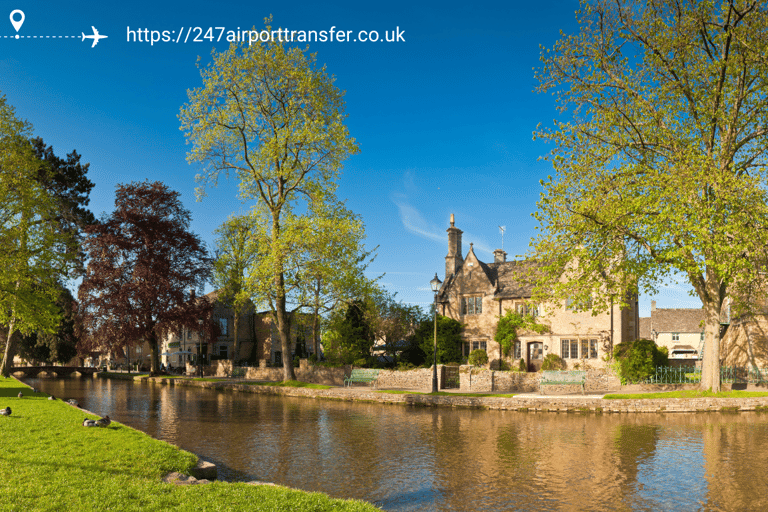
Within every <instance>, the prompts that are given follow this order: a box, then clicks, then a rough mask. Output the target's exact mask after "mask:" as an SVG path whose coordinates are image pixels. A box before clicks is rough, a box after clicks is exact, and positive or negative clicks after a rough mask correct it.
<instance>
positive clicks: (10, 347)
mask: <svg viewBox="0 0 768 512" xmlns="http://www.w3.org/2000/svg"><path fill="white" fill-rule="evenodd" d="M15 328H16V317H15V315H14V316H12V317H11V323H10V325H9V326H8V335H7V336H6V338H5V355H4V356H3V366H2V369H0V374H2V376H3V377H6V378H8V377H10V376H11V366H13V356H15V355H16V346H15V345H16V343H15V342H14V340H13V331H14V329H15Z"/></svg>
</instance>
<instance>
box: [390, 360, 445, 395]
mask: <svg viewBox="0 0 768 512" xmlns="http://www.w3.org/2000/svg"><path fill="white" fill-rule="evenodd" d="M442 384H443V365H441V364H439V365H437V386H438V389H440V388H441V387H442ZM377 385H378V387H379V388H381V389H422V390H425V391H431V390H432V368H417V369H415V370H405V371H398V370H380V371H379V380H378V382H377Z"/></svg>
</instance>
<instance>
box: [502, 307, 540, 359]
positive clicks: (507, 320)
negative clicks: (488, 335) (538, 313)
mask: <svg viewBox="0 0 768 512" xmlns="http://www.w3.org/2000/svg"><path fill="white" fill-rule="evenodd" d="M519 330H525V331H533V332H535V333H538V334H542V333H545V332H547V330H548V327H547V326H546V325H543V324H540V323H538V322H536V317H534V316H533V315H521V314H520V313H518V312H516V311H514V310H511V309H510V310H507V312H506V313H505V314H504V316H502V317H500V318H499V321H498V323H497V324H496V334H495V335H494V337H493V339H494V340H496V342H497V343H498V344H499V345H500V346H501V353H502V355H503V356H504V357H507V356H508V355H509V352H510V350H512V345H513V343H514V342H515V341H517V339H518V338H517V333H518V331H519Z"/></svg>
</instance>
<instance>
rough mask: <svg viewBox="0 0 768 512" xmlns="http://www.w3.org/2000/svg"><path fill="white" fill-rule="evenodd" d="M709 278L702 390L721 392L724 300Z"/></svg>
mask: <svg viewBox="0 0 768 512" xmlns="http://www.w3.org/2000/svg"><path fill="white" fill-rule="evenodd" d="M713 281H714V280H713V279H712V278H711V277H710V276H708V279H707V293H706V297H705V298H706V299H707V300H704V298H702V302H703V303H704V358H703V360H702V362H701V389H702V390H705V391H706V390H710V391H712V392H714V393H717V392H719V391H720V310H721V308H722V305H723V298H722V297H721V296H720V292H719V286H717V283H714V282H713Z"/></svg>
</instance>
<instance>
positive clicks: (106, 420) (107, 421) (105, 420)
mask: <svg viewBox="0 0 768 512" xmlns="http://www.w3.org/2000/svg"><path fill="white" fill-rule="evenodd" d="M110 423H112V420H110V419H109V415H107V416H104V417H103V418H101V419H100V420H96V425H97V426H99V427H108V426H109V424H110Z"/></svg>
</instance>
